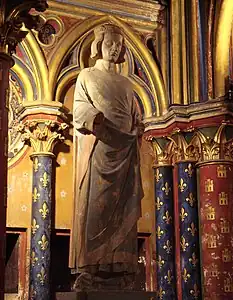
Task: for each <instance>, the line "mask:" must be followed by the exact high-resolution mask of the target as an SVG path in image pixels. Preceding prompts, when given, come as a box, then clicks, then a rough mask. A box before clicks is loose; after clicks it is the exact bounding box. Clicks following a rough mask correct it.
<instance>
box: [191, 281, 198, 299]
mask: <svg viewBox="0 0 233 300" xmlns="http://www.w3.org/2000/svg"><path fill="white" fill-rule="evenodd" d="M190 294H191V295H193V297H194V299H198V297H199V294H200V291H199V290H198V287H197V284H196V283H195V284H194V286H193V290H191V291H190Z"/></svg>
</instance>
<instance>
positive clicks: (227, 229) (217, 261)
mask: <svg viewBox="0 0 233 300" xmlns="http://www.w3.org/2000/svg"><path fill="white" fill-rule="evenodd" d="M199 174H200V217H201V232H202V241H201V246H202V252H201V253H202V267H203V279H204V280H203V281H204V282H203V283H204V299H213V300H229V299H233V268H232V255H233V251H232V226H233V212H232V206H233V198H232V194H233V182H232V178H233V165H232V163H230V162H227V161H225V162H223V161H222V162H221V161H219V162H217V161H216V162H209V163H205V164H204V163H203V164H200V169H199Z"/></svg>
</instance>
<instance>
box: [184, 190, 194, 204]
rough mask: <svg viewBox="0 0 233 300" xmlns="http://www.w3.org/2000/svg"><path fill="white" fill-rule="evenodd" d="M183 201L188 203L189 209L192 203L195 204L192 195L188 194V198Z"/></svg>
mask: <svg viewBox="0 0 233 300" xmlns="http://www.w3.org/2000/svg"><path fill="white" fill-rule="evenodd" d="M185 200H186V201H187V202H188V203H189V205H190V206H191V207H193V206H194V203H195V202H196V199H195V198H194V196H193V193H189V195H188V197H187V198H186V199H185Z"/></svg>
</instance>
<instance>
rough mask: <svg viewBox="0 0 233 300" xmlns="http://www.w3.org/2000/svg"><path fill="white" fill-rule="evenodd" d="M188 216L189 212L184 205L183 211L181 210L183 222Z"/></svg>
mask: <svg viewBox="0 0 233 300" xmlns="http://www.w3.org/2000/svg"><path fill="white" fill-rule="evenodd" d="M187 216H188V214H187V213H186V211H185V209H184V208H183V207H182V208H181V212H180V219H181V221H182V222H184V220H185V218H186V217H187Z"/></svg>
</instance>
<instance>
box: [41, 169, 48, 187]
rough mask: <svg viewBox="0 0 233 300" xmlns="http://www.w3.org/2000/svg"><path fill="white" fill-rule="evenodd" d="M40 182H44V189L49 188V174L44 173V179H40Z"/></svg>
mask: <svg viewBox="0 0 233 300" xmlns="http://www.w3.org/2000/svg"><path fill="white" fill-rule="evenodd" d="M40 182H42V186H43V188H46V187H47V185H48V183H49V179H48V174H47V173H46V172H44V174H43V177H42V178H40Z"/></svg>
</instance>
